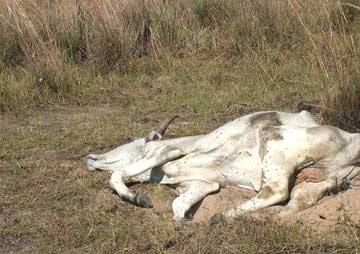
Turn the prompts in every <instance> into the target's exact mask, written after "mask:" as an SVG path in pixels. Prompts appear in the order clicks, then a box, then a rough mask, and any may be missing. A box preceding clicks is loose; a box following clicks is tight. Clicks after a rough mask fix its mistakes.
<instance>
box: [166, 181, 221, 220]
mask: <svg viewBox="0 0 360 254" xmlns="http://www.w3.org/2000/svg"><path fill="white" fill-rule="evenodd" d="M219 188H220V186H219V184H217V183H210V182H204V181H199V180H194V181H186V182H183V183H181V184H180V186H179V187H178V188H177V189H178V190H179V191H180V196H179V197H177V198H176V199H175V200H174V201H173V203H172V209H173V213H174V217H173V219H174V220H176V221H182V220H184V219H185V214H186V212H187V211H188V210H189V209H190V208H191V207H192V206H193V205H194V204H196V203H197V202H199V201H201V200H202V199H203V198H204V197H206V196H207V195H208V194H210V193H212V192H215V191H217V190H219Z"/></svg>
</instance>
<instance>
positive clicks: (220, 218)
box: [209, 213, 225, 226]
mask: <svg viewBox="0 0 360 254" xmlns="http://www.w3.org/2000/svg"><path fill="white" fill-rule="evenodd" d="M224 222H225V216H224V215H223V214H221V213H216V214H214V215H213V216H212V217H211V218H210V220H209V224H210V225H211V226H214V225H218V224H220V223H221V224H222V223H224Z"/></svg>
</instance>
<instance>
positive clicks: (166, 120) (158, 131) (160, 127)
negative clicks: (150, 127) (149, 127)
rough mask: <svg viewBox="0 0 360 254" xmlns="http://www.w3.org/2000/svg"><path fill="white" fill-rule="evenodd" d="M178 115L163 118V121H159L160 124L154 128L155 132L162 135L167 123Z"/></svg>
mask: <svg viewBox="0 0 360 254" xmlns="http://www.w3.org/2000/svg"><path fill="white" fill-rule="evenodd" d="M178 117H179V116H178V115H176V116H173V117H169V118H168V119H165V120H164V121H162V122H161V124H160V125H159V126H158V127H157V128H156V129H155V132H157V133H159V134H160V135H164V133H165V131H166V129H167V127H168V126H169V124H170V123H171V122H172V121H174V120H175V119H176V118H178Z"/></svg>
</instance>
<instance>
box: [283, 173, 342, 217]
mask: <svg viewBox="0 0 360 254" xmlns="http://www.w3.org/2000/svg"><path fill="white" fill-rule="evenodd" d="M336 186H337V181H336V179H335V178H329V179H327V180H325V181H322V182H319V183H310V182H302V183H300V184H298V185H296V186H295V187H294V188H293V190H292V191H291V195H290V201H289V203H288V204H287V205H286V206H285V207H284V208H283V210H282V211H281V212H280V214H279V216H288V215H291V214H294V213H296V212H298V211H301V210H304V209H306V208H309V207H311V206H313V205H315V204H316V203H317V202H318V201H319V200H320V199H321V198H322V197H324V196H325V195H326V194H327V193H328V192H329V191H331V190H332V189H334V188H335V187H336Z"/></svg>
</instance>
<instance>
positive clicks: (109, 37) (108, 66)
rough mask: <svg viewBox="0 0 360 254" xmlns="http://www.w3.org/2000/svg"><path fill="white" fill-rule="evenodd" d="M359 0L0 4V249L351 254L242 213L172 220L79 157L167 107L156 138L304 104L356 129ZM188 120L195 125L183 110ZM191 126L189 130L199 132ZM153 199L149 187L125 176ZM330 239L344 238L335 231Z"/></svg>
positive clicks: (345, 243)
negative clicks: (164, 129)
mask: <svg viewBox="0 0 360 254" xmlns="http://www.w3.org/2000/svg"><path fill="white" fill-rule="evenodd" d="M359 6H360V1H358V0H352V1H351V0H349V1H337V0H305V1H297V0H271V1H270V0H269V1H263V0H243V1H235V0H228V1H217V0H199V1H190V0H183V1H165V0H162V1H160V0H152V1H125V0H124V1H115V0H2V1H0V111H3V112H4V113H1V114H0V252H4V253H115V252H116V253H143V252H149V253H219V252H226V253H331V252H334V253H356V251H359V248H360V247H359V236H360V225H359V224H356V223H353V224H352V227H351V232H347V230H345V231H344V232H343V231H341V234H342V235H343V236H344V237H343V238H341V239H339V238H336V237H333V236H332V235H331V234H329V235H327V236H326V237H325V238H324V237H320V236H316V235H314V234H313V233H312V232H311V231H309V230H307V229H306V228H302V227H300V226H284V225H278V224H277V223H275V222H267V223H266V227H265V225H264V222H261V221H253V220H249V219H246V218H243V219H239V220H235V221H231V222H228V223H226V224H223V225H218V226H216V227H210V226H209V225H207V224H206V223H205V224H202V225H196V226H194V225H190V226H181V225H174V224H173V223H172V222H171V219H170V218H171V213H170V211H169V212H167V213H165V214H163V213H157V212H156V211H154V210H152V209H141V208H137V207H133V206H132V205H129V204H127V203H126V202H122V201H120V200H119V198H118V197H117V196H116V195H111V190H110V189H109V188H107V187H106V186H107V179H108V175H107V174H105V173H104V174H100V173H99V174H91V175H90V174H87V172H86V171H85V169H84V165H83V164H84V163H83V159H82V158H83V156H84V155H85V154H87V153H88V152H89V151H90V150H91V151H97V152H99V151H101V150H103V151H105V150H109V149H110V148H113V147H115V146H116V145H118V144H119V143H121V140H122V139H125V138H126V137H128V136H139V135H144V134H145V133H146V132H147V131H148V130H149V129H150V128H151V127H153V126H154V125H156V121H158V120H160V119H162V118H163V117H165V116H167V115H169V114H173V113H178V114H181V115H182V117H183V118H182V120H181V121H182V122H181V123H179V125H178V126H174V127H172V129H171V130H170V132H169V134H168V136H170V137H171V136H180V135H193V134H196V133H200V132H206V131H209V130H211V129H213V128H215V127H216V126H219V125H220V124H223V123H225V122H226V121H228V120H230V119H233V118H235V117H238V116H239V115H242V114H245V113H247V112H253V111H256V110H266V109H278V110H288V111H289V110H294V108H295V107H296V105H297V104H298V103H300V102H304V101H305V102H307V103H308V104H312V105H315V106H316V108H317V109H319V110H320V113H321V116H322V118H323V121H325V122H327V123H331V124H335V125H337V126H340V127H342V128H345V129H347V130H351V131H358V130H359V128H360V127H359V126H360V120H359V119H360V116H359V109H360V103H359V99H360V91H359V88H360V83H359V81H360V7H359ZM195 119H196V120H195ZM204 126H205V127H204ZM133 187H134V188H145V191H146V192H147V193H150V195H151V196H152V197H155V198H157V199H158V200H163V201H164V202H165V203H166V202H169V201H170V200H171V198H172V197H173V196H172V192H170V191H168V189H167V188H165V187H163V186H158V185H154V184H149V185H145V186H142V187H141V186H133ZM344 239H346V240H344Z"/></svg>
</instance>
